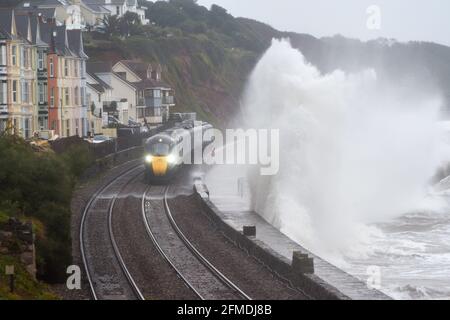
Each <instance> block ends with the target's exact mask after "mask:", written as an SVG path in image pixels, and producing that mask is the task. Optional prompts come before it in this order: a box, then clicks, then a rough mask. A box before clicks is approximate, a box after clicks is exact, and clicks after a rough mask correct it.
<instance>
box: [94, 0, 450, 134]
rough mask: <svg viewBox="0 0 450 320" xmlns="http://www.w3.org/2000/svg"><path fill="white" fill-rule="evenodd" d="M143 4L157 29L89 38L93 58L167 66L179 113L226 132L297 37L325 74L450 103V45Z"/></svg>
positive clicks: (183, 5) (190, 6)
mask: <svg viewBox="0 0 450 320" xmlns="http://www.w3.org/2000/svg"><path fill="white" fill-rule="evenodd" d="M143 5H145V6H147V7H148V10H147V14H148V18H149V19H150V20H151V21H152V22H153V24H152V25H150V26H145V27H141V29H139V31H138V32H136V34H135V35H132V36H126V37H124V36H114V35H104V34H103V35H102V34H98V33H97V34H96V33H90V34H87V35H86V37H85V38H86V39H85V42H86V43H85V49H86V51H87V53H88V55H89V56H90V58H91V60H93V61H96V60H100V61H104V60H105V59H107V60H111V61H112V62H115V61H117V60H120V59H137V60H142V61H147V62H157V63H160V64H161V65H162V66H163V68H164V71H163V78H165V80H166V81H167V82H169V83H170V84H171V85H172V86H173V87H174V88H175V90H176V102H177V108H176V110H174V111H196V112H197V113H198V114H199V116H200V118H203V119H205V120H208V121H211V122H212V123H214V124H216V125H219V126H222V127H223V126H224V125H226V124H227V123H228V122H229V121H231V120H232V119H234V118H235V117H236V115H237V114H238V112H239V101H240V97H241V94H242V91H243V89H244V87H245V82H246V80H247V78H248V76H249V74H250V72H251V70H252V69H253V67H254V66H255V64H256V63H257V61H258V59H259V57H260V56H261V55H262V54H263V53H264V51H265V50H266V49H267V48H268V47H269V46H270V43H271V39H272V38H290V39H291V42H292V45H293V46H294V47H295V48H298V49H299V50H301V51H302V53H303V55H304V56H305V57H306V59H307V60H308V61H309V62H311V63H312V64H314V65H316V66H317V67H318V68H319V70H321V71H322V72H324V73H327V72H332V71H333V70H336V69H341V70H344V71H349V72H356V71H359V70H362V69H367V68H373V69H375V70H376V71H377V74H378V75H379V77H381V78H385V79H386V80H389V81H392V80H393V81H395V83H398V82H404V83H411V82H413V83H415V84H419V85H426V86H429V87H433V88H437V89H438V90H441V91H442V92H443V93H444V95H446V96H447V97H448V99H447V100H450V85H449V83H450V48H449V47H446V46H442V45H438V44H433V43H421V42H411V43H397V42H395V41H391V40H386V39H379V40H375V41H369V42H361V41H359V40H354V39H347V38H344V37H341V36H334V37H331V38H321V39H317V38H315V37H313V36H310V35H307V34H299V33H292V32H280V31H278V30H275V29H273V28H272V27H270V26H268V25H266V24H263V23H260V22H257V21H254V20H250V19H244V18H234V17H233V16H231V15H229V14H228V13H227V12H226V10H225V9H223V8H220V7H218V6H213V7H212V8H211V9H210V10H208V9H206V8H205V7H202V6H199V5H197V4H196V3H195V2H194V1H193V0H170V1H168V2H163V1H158V2H155V3H152V2H143Z"/></svg>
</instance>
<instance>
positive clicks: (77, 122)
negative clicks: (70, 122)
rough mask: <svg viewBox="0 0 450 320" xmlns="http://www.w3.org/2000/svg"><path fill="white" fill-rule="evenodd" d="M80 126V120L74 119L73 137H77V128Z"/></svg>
mask: <svg viewBox="0 0 450 320" xmlns="http://www.w3.org/2000/svg"><path fill="white" fill-rule="evenodd" d="M79 126H80V120H79V119H75V135H77V136H78V135H79V134H78V128H79Z"/></svg>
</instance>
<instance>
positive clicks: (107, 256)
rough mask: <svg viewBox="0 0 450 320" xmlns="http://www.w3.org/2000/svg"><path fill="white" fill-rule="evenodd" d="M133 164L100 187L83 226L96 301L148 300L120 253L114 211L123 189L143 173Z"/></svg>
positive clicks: (85, 260) (87, 268)
mask: <svg viewBox="0 0 450 320" xmlns="http://www.w3.org/2000/svg"><path fill="white" fill-rule="evenodd" d="M140 169H141V166H136V167H133V168H131V169H129V170H127V171H126V172H124V173H122V174H121V175H119V176H118V177H116V178H115V179H114V180H113V181H111V182H109V183H108V184H107V185H105V186H104V187H103V188H101V189H99V190H98V191H97V192H96V193H95V194H94V195H93V196H92V197H91V199H90V200H89V202H88V204H87V205H86V207H85V209H84V212H83V215H82V219H81V225H80V250H81V256H82V260H83V264H84V268H85V272H86V275H87V279H88V282H89V287H90V292H91V295H92V298H93V299H94V300H129V299H131V300H135V299H138V300H144V296H143V295H142V293H141V291H140V290H139V288H138V286H137V285H136V283H135V281H134V279H133V277H132V276H131V274H130V272H129V271H128V268H127V266H126V264H125V262H124V260H123V258H122V255H121V254H120V251H119V249H118V246H117V243H116V239H115V237H114V232H113V228H112V213H113V209H114V205H115V203H116V200H117V197H118V195H119V194H120V192H121V190H123V188H125V187H126V186H127V185H128V184H129V183H130V182H131V181H133V180H134V179H135V178H136V177H137V176H139V175H140V174H141V173H142V170H140Z"/></svg>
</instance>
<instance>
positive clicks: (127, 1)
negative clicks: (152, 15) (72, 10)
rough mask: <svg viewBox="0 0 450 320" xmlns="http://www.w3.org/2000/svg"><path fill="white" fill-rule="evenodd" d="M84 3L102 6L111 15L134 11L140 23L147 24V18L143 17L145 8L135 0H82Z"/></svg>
mask: <svg viewBox="0 0 450 320" xmlns="http://www.w3.org/2000/svg"><path fill="white" fill-rule="evenodd" d="M79 1H81V0H79ZM82 1H83V2H84V4H86V5H88V6H91V7H95V8H99V7H100V8H102V9H106V10H108V11H109V14H110V15H112V16H118V17H122V16H123V15H124V14H125V13H127V12H134V13H136V14H137V15H138V16H139V19H140V20H141V23H142V24H149V21H148V19H146V18H145V10H147V8H145V7H141V6H139V4H138V1H137V0H82Z"/></svg>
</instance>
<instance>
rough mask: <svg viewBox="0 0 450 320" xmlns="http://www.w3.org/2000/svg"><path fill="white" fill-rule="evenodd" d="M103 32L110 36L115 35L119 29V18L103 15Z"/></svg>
mask: <svg viewBox="0 0 450 320" xmlns="http://www.w3.org/2000/svg"><path fill="white" fill-rule="evenodd" d="M102 30H103V32H104V33H105V34H106V35H107V36H108V37H112V36H114V35H117V34H118V33H119V31H120V19H119V17H117V16H105V17H104V18H103V26H102Z"/></svg>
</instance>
